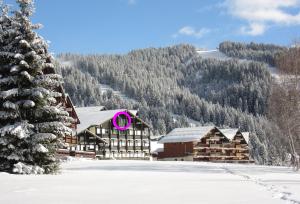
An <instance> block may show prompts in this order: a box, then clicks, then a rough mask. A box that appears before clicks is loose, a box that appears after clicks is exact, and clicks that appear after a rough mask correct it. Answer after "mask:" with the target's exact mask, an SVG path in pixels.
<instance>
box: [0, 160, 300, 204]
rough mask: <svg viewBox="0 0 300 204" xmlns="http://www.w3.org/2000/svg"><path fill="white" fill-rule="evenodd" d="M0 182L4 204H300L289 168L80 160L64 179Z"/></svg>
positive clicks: (299, 184) (299, 188)
mask: <svg viewBox="0 0 300 204" xmlns="http://www.w3.org/2000/svg"><path fill="white" fill-rule="evenodd" d="M0 181H1V185H0V203H1V204H2V203H3V204H10V203H13V204H41V203H43V204H53V203H55V204H60V203H63V204H77V203H105V204H109V203H123V204H126V203H130V204H132V203H143V204H147V203H149V204H150V203H151V204H154V203H155V204H159V203H167V204H168V203H172V204H183V203H187V204H194V203H195V204H196V203H197V204H199V203H205V204H212V203H222V204H248V203H249V204H253V203H257V204H260V203H263V204H268V203H272V204H277V203H278V204H279V203H300V193H299V192H300V174H299V173H294V172H292V170H291V169H290V168H287V167H266V166H255V165H236V164H213V163H196V162H195V163H193V162H151V161H95V160H74V161H71V162H69V163H65V164H63V167H62V173H61V174H58V175H42V176H34V175H29V176H20V175H9V174H6V173H0Z"/></svg>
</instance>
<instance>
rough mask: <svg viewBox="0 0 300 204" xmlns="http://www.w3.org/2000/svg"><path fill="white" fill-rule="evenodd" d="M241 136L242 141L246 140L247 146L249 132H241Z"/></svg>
mask: <svg viewBox="0 0 300 204" xmlns="http://www.w3.org/2000/svg"><path fill="white" fill-rule="evenodd" d="M242 135H243V137H244V139H245V140H246V142H247V144H248V143H249V136H250V132H242Z"/></svg>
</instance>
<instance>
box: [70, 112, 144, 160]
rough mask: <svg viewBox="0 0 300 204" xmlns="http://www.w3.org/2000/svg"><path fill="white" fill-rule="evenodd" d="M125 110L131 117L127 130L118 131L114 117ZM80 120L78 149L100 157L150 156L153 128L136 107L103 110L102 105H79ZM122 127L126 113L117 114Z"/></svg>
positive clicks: (131, 157) (127, 157) (137, 157)
mask: <svg viewBox="0 0 300 204" xmlns="http://www.w3.org/2000/svg"><path fill="white" fill-rule="evenodd" d="M120 111H125V112H127V113H128V114H129V115H130V117H131V125H130V126H129V128H128V129H127V130H124V131H121V130H117V129H116V128H115V127H114V125H113V123H112V119H113V117H114V115H115V114H116V113H117V112H120ZM76 112H77V114H78V116H79V118H80V119H81V123H80V124H79V125H78V129H77V131H78V132H77V138H78V144H77V150H79V151H86V152H94V153H95V154H96V157H97V158H99V159H110V158H116V159H149V156H150V127H149V125H148V124H146V123H145V122H144V121H142V120H141V119H140V118H139V117H138V116H137V111H133V110H124V109H120V110H103V107H102V106H96V107H83V108H76ZM117 123H118V124H119V125H120V126H125V125H126V124H127V119H126V117H125V116H124V115H120V116H119V117H118V121H117Z"/></svg>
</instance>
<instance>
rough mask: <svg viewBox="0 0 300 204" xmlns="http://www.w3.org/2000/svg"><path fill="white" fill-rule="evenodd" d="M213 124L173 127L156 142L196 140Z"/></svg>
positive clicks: (210, 128) (211, 127)
mask: <svg viewBox="0 0 300 204" xmlns="http://www.w3.org/2000/svg"><path fill="white" fill-rule="evenodd" d="M214 128H215V127H214V126H200V127H192V128H175V129H174V130H172V131H171V132H170V133H168V134H167V135H166V136H164V137H162V138H161V139H160V140H159V141H158V143H160V144H163V143H173V142H193V141H198V140H200V139H201V138H202V137H204V136H205V135H206V134H207V133H209V132H210V131H211V130H212V129H214Z"/></svg>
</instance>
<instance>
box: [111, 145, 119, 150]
mask: <svg viewBox="0 0 300 204" xmlns="http://www.w3.org/2000/svg"><path fill="white" fill-rule="evenodd" d="M110 149H111V150H118V147H117V146H111V147H110Z"/></svg>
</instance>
